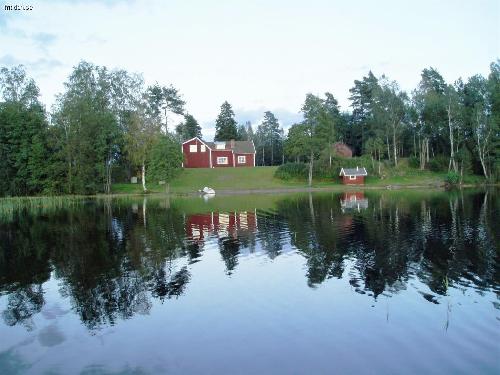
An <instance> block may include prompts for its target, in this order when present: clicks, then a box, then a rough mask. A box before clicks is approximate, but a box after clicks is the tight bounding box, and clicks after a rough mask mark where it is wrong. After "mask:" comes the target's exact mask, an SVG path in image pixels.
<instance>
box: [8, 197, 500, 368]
mask: <svg viewBox="0 0 500 375" xmlns="http://www.w3.org/2000/svg"><path fill="white" fill-rule="evenodd" d="M0 212H1V215H0V373H1V374H40V373H47V374H79V373H83V374H150V373H151V374H157V373H158V374H163V373H167V374H168V373H172V374H191V373H193V374H280V373H284V374H333V373H356V374H360V373H378V374H433V373H435V374H443V373H447V374H462V373H463V374H489V373H491V374H494V373H496V374H498V373H499V372H500V298H499V297H500V268H499V261H500V251H499V245H500V223H499V222H500V192H499V190H490V191H467V190H466V191H461V192H460V191H457V192H438V191H428V192H417V191H407V192H403V191H395V192H391V191H381V192H377V191H365V192H363V191H359V192H355V191H348V192H334V193H321V194H319V193H318V194H307V193H305V194H294V195H252V196H226V197H215V198H213V199H209V200H206V201H205V200H204V199H203V198H201V197H193V198H160V197H159V198H154V197H150V198H147V199H142V198H139V199H115V200H104V199H103V200H88V201H74V202H72V203H71V204H68V205H65V204H61V205H51V204H46V205H45V204H41V205H39V206H35V207H33V208H32V209H30V210H27V209H23V210H20V209H16V208H15V207H14V208H10V209H5V208H4V210H3V211H1V210H0Z"/></svg>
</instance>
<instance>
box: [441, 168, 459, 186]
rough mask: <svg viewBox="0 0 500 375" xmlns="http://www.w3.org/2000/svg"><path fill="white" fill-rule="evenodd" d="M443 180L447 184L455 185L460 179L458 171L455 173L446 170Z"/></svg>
mask: <svg viewBox="0 0 500 375" xmlns="http://www.w3.org/2000/svg"><path fill="white" fill-rule="evenodd" d="M444 181H445V182H446V183H447V184H448V185H457V184H458V182H459V181H460V176H459V174H458V173H455V172H452V171H450V172H448V173H447V174H446V176H445V178H444Z"/></svg>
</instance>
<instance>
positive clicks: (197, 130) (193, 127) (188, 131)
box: [175, 113, 201, 141]
mask: <svg viewBox="0 0 500 375" xmlns="http://www.w3.org/2000/svg"><path fill="white" fill-rule="evenodd" d="M175 131H176V133H177V135H178V136H179V137H180V139H181V140H182V141H185V140H188V139H191V138H194V137H199V138H201V126H200V125H199V124H198V121H196V119H195V118H194V117H193V115H191V114H189V113H186V114H185V115H184V121H183V122H181V123H180V124H179V125H177V127H176V129H175Z"/></svg>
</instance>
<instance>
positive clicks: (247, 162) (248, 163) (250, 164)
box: [234, 154, 255, 167]
mask: <svg viewBox="0 0 500 375" xmlns="http://www.w3.org/2000/svg"><path fill="white" fill-rule="evenodd" d="M238 156H244V157H245V159H246V160H245V163H238ZM254 156H255V155H254V154H234V160H235V161H236V166H237V167H253V159H254Z"/></svg>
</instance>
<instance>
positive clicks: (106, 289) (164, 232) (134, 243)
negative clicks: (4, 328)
mask: <svg viewBox="0 0 500 375" xmlns="http://www.w3.org/2000/svg"><path fill="white" fill-rule="evenodd" d="M144 215H147V221H146V218H144V217H143V216H144ZM28 220H29V224H27V223H26V221H28ZM144 222H147V225H146V226H144V225H143V224H144ZM0 229H1V230H0V236H2V238H1V239H2V240H3V241H0V244H2V245H0V246H1V247H0V250H1V251H0V275H1V279H0V281H1V284H0V292H8V293H10V294H9V297H8V298H9V299H8V301H9V304H8V307H7V310H6V311H4V312H3V313H2V315H3V317H4V320H5V321H6V322H7V324H10V325H13V324H17V323H23V324H24V323H25V322H28V321H29V318H30V317H31V316H32V315H33V314H35V313H37V312H39V311H40V310H41V308H42V306H43V303H44V301H43V291H42V288H41V284H42V283H43V282H44V281H46V280H48V279H49V278H50V270H51V269H52V268H53V269H54V274H55V277H56V278H58V279H60V280H62V281H63V282H62V283H61V289H60V292H61V295H62V296H66V297H68V298H70V300H71V303H72V306H73V309H74V311H76V312H77V313H78V314H79V315H80V317H81V320H82V321H83V322H84V323H85V324H86V325H87V326H88V327H89V328H96V327H99V326H100V325H103V324H113V323H114V322H116V321H117V320H118V319H127V318H130V317H131V316H133V315H134V314H136V313H140V314H147V313H148V312H149V310H150V308H151V305H152V301H151V298H152V297H153V298H159V299H162V300H163V299H164V298H167V299H168V298H172V297H175V296H179V295H181V294H182V293H183V292H184V290H185V287H186V284H187V283H188V282H189V278H190V275H189V272H188V269H187V268H186V267H181V268H180V270H179V269H177V268H176V267H177V265H176V264H175V261H176V259H179V258H181V257H184V256H186V257H187V258H191V257H196V256H199V255H198V254H196V251H194V249H193V248H188V247H186V246H185V245H184V242H185V241H184V222H183V217H182V215H181V213H179V212H178V211H175V210H173V209H169V210H165V209H162V208H160V207H158V205H151V206H150V205H148V207H147V210H146V209H142V210H136V212H134V209H133V208H132V207H131V206H130V205H125V206H120V205H111V204H108V202H102V203H99V204H97V203H92V204H88V205H86V206H83V207H81V208H79V209H78V210H61V211H58V212H57V213H54V214H53V215H52V216H51V217H50V220H47V218H45V217H41V216H38V217H37V216H33V217H31V216H29V215H26V217H24V216H23V215H21V216H20V217H19V220H18V221H17V222H11V223H9V224H6V225H4V226H2V227H1V228H0ZM12 249H16V251H13V250H12Z"/></svg>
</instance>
